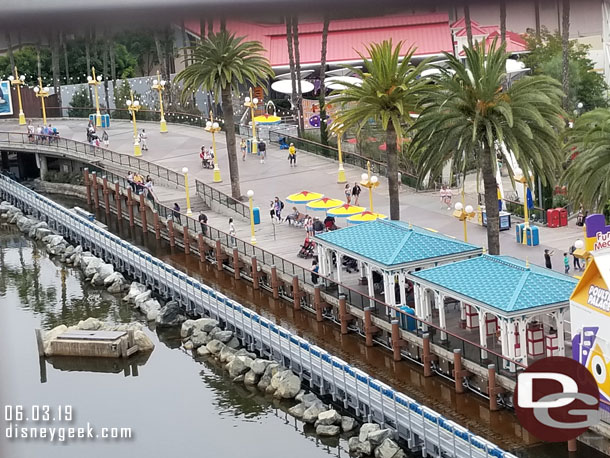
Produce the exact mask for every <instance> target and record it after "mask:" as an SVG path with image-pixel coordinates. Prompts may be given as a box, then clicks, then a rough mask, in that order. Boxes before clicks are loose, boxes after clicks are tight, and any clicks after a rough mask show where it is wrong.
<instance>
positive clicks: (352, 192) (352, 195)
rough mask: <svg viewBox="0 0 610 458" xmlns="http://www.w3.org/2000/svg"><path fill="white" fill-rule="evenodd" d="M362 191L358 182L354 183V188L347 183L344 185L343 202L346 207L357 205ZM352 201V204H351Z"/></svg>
mask: <svg viewBox="0 0 610 458" xmlns="http://www.w3.org/2000/svg"><path fill="white" fill-rule="evenodd" d="M361 191H362V189H361V188H360V185H359V184H358V182H357V181H356V182H354V186H353V187H352V186H350V185H349V183H348V184H346V185H345V189H344V192H345V201H346V202H347V204H348V205H358V199H359V198H360V192H361ZM352 199H353V203H352Z"/></svg>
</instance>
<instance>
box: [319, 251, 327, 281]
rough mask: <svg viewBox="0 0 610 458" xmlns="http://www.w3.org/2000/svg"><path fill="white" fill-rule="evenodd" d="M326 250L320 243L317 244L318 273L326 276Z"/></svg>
mask: <svg viewBox="0 0 610 458" xmlns="http://www.w3.org/2000/svg"><path fill="white" fill-rule="evenodd" d="M325 253H326V250H325V249H324V247H323V246H322V245H318V265H319V269H320V275H323V276H326V275H328V272H326V268H327V265H326V256H325Z"/></svg>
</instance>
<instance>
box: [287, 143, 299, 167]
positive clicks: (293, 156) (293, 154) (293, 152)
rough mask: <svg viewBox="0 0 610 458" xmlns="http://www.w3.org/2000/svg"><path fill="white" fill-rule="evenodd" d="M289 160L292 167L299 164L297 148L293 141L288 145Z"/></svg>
mask: <svg viewBox="0 0 610 458" xmlns="http://www.w3.org/2000/svg"><path fill="white" fill-rule="evenodd" d="M288 161H289V162H290V167H296V166H297V149H296V148H295V147H294V143H291V144H290V147H288Z"/></svg>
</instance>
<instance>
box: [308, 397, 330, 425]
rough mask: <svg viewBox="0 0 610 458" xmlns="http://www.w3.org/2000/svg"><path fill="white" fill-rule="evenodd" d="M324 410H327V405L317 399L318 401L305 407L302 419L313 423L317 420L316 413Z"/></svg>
mask: <svg viewBox="0 0 610 458" xmlns="http://www.w3.org/2000/svg"><path fill="white" fill-rule="evenodd" d="M326 410H328V407H327V406H326V405H325V404H324V403H323V402H322V401H320V400H318V402H316V403H315V404H312V405H311V406H309V407H307V408H306V409H305V412H303V421H304V422H305V423H309V424H312V425H313V424H314V423H315V422H316V421H317V419H318V415H319V414H320V413H322V412H324V411H326Z"/></svg>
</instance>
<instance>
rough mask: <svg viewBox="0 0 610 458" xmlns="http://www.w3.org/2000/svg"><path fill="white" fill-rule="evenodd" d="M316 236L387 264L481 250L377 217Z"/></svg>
mask: <svg viewBox="0 0 610 458" xmlns="http://www.w3.org/2000/svg"><path fill="white" fill-rule="evenodd" d="M316 238H317V239H320V240H323V241H325V242H328V243H331V244H333V245H334V246H336V247H337V248H339V249H340V250H342V251H344V252H351V253H354V254H358V255H359V256H362V257H366V258H369V259H370V260H371V261H372V262H374V263H376V264H378V265H382V266H386V267H394V266H399V265H401V264H407V263H413V262H418V261H425V260H426V259H434V258H439V257H442V256H451V255H458V254H460V253H469V252H472V253H471V254H474V253H476V252H478V251H480V250H481V248H479V247H477V246H475V245H471V244H469V243H465V242H462V241H460V240H457V239H453V238H450V237H447V236H445V235H442V234H439V233H437V232H432V231H428V230H426V229H422V228H418V227H415V226H413V227H410V226H409V225H408V224H406V223H404V222H402V221H383V220H376V221H371V222H369V223H362V224H357V225H355V226H349V227H346V228H344V229H338V230H336V231H331V232H325V233H323V234H320V235H317V236H316Z"/></svg>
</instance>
